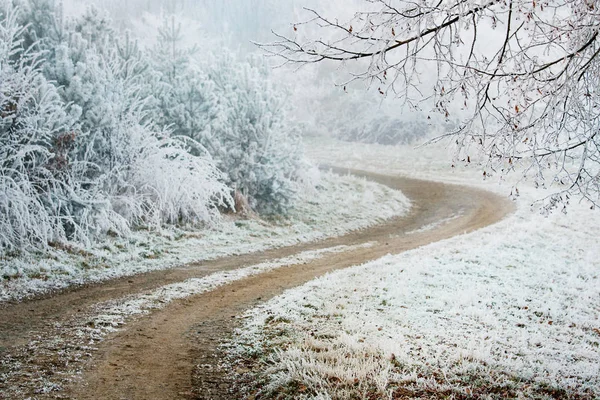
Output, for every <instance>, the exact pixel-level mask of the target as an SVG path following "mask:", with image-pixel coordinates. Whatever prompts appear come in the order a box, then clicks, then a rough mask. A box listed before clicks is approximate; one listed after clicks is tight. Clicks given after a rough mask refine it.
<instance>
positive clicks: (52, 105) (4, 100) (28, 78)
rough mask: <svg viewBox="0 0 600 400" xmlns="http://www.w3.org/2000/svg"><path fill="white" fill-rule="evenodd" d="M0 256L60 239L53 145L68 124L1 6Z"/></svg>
mask: <svg viewBox="0 0 600 400" xmlns="http://www.w3.org/2000/svg"><path fill="white" fill-rule="evenodd" d="M0 7H1V9H0V253H1V252H4V251H6V250H14V249H20V248H25V247H31V246H35V245H39V244H40V243H47V242H48V241H51V240H60V239H62V238H64V230H63V224H62V222H63V221H62V218H61V216H60V215H58V214H56V213H55V211H56V210H60V208H61V202H62V198H63V197H64V195H65V194H68V189H67V188H65V185H64V183H63V182H62V181H61V180H59V179H58V177H57V175H58V174H59V171H58V166H57V163H56V161H57V160H56V158H55V157H54V154H53V153H52V151H51V150H52V147H53V144H54V140H55V138H56V137H58V136H59V135H60V134H61V133H63V132H66V131H69V129H70V121H69V119H68V117H67V116H66V114H65V113H64V112H63V110H62V108H61V103H60V99H59V97H58V95H57V94H56V91H55V89H54V87H53V86H52V85H50V84H48V83H47V82H46V80H45V79H44V77H43V76H42V74H41V72H40V70H39V59H40V57H41V55H40V54H39V53H37V52H35V51H29V52H28V51H25V50H24V49H23V46H22V45H23V42H22V39H21V37H22V34H23V30H24V28H23V27H21V26H19V24H18V22H17V21H18V11H17V10H16V9H15V8H14V7H13V6H12V5H11V3H10V2H0Z"/></svg>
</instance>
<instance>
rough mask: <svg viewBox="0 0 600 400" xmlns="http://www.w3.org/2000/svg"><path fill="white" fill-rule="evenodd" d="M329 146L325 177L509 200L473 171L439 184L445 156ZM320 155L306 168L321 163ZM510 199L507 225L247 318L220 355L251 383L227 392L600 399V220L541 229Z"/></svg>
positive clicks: (342, 277) (324, 149) (563, 220)
mask: <svg viewBox="0 0 600 400" xmlns="http://www.w3.org/2000/svg"><path fill="white" fill-rule="evenodd" d="M330 146H332V147H333V146H335V147H336V149H338V151H339V152H338V153H337V154H340V157H339V158H338V159H337V160H333V161H331V162H332V163H334V164H341V165H343V166H348V167H351V166H354V165H357V164H359V163H360V164H361V165H362V166H368V167H369V168H370V169H372V170H377V171H389V172H390V173H397V172H398V171H403V172H405V173H409V174H412V175H417V176H419V175H420V176H423V175H425V176H428V177H432V176H434V177H436V178H437V179H438V180H446V181H452V182H461V183H463V184H464V183H466V184H471V185H478V186H483V187H485V188H486V189H488V190H493V191H496V192H498V193H504V194H505V195H506V196H508V195H509V194H510V192H511V191H514V188H515V187H514V186H513V184H508V183H506V182H504V183H502V182H501V183H499V182H498V180H497V179H488V180H487V181H485V182H484V181H482V180H481V179H480V178H479V177H478V176H477V175H478V174H477V173H476V172H475V171H473V172H471V170H474V169H476V167H472V168H471V170H469V169H467V171H464V170H463V169H462V168H457V170H456V171H454V172H452V173H451V174H448V173H447V172H444V168H445V167H444V164H445V161H444V160H447V158H444V157H443V156H442V155H440V154H443V152H444V150H440V151H438V152H437V155H436V152H429V154H431V156H430V157H431V158H430V159H425V160H419V158H418V157H417V156H414V155H411V154H413V153H411V152H410V151H409V150H408V149H403V148H402V147H398V148H385V147H382V146H365V145H360V146H358V145H352V144H345V143H334V144H330ZM317 148H318V150H317V151H314V152H313V156H314V157H315V158H317V159H323V157H324V155H325V154H331V153H328V149H330V147H329V148H328V146H326V145H323V144H321V145H319V146H317V147H313V149H317ZM375 154H376V155H377V157H373V155H375ZM319 157H321V158H319ZM436 157H437V158H436ZM329 160H331V157H330V156H329V157H328V161H329ZM407 170H408V171H407ZM518 188H519V191H520V196H519V197H518V199H517V200H516V204H517V206H518V209H517V212H516V213H515V214H514V215H513V216H510V217H509V218H507V219H506V220H504V221H502V222H500V223H498V224H496V225H494V226H491V227H488V228H485V229H483V230H480V231H477V232H475V233H471V234H468V235H463V236H459V237H456V238H453V239H449V240H445V241H442V242H439V243H435V244H432V245H428V246H425V247H422V248H420V249H416V250H412V251H409V252H406V253H404V254H401V255H397V256H388V257H384V258H383V259H380V260H377V261H373V262H370V263H367V264H365V265H360V266H356V267H353V268H350V269H348V270H344V271H339V272H334V273H331V274H329V275H327V276H325V277H323V278H320V279H317V280H315V281H313V282H310V283H308V284H306V285H304V286H302V287H299V288H297V289H292V290H289V291H287V292H286V293H285V294H284V295H282V296H280V297H277V298H275V299H273V300H272V301H270V302H268V303H267V304H265V305H263V306H260V307H258V308H256V309H254V310H252V311H250V312H248V313H247V314H246V315H245V317H246V322H245V323H244V324H243V326H242V328H240V329H239V330H238V331H237V333H236V335H235V336H234V339H233V340H232V342H230V343H228V344H227V346H226V348H227V349H229V351H230V362H232V363H234V365H237V366H238V367H237V368H238V370H240V368H241V370H243V371H252V372H246V376H244V375H243V374H242V375H239V376H236V377H235V378H233V379H235V380H236V381H239V382H250V384H248V385H247V386H244V385H240V387H239V388H238V390H239V392H236V393H243V394H244V395H246V396H250V395H258V396H259V397H260V398H306V399H329V398H333V399H351V398H390V399H392V398H394V399H395V398H448V397H449V398H474V397H475V398H504V397H510V398H540V399H546V398H589V399H593V398H597V397H598V396H600V378H599V377H600V347H599V346H600V305H599V301H600V262H599V261H598V260H599V259H600V246H598V243H597V238H598V237H599V235H600V228H599V226H600V223H599V221H600V216H599V215H598V213H597V212H595V211H590V210H589V206H586V205H584V204H571V205H570V206H569V207H568V209H567V213H566V214H564V213H562V212H554V213H552V214H550V215H549V216H543V215H541V214H540V213H539V212H538V210H537V209H535V208H534V209H533V210H532V208H531V204H532V203H533V202H534V201H535V200H537V199H539V198H540V195H542V196H543V192H540V191H536V190H532V189H531V188H530V187H529V186H528V184H527V183H526V182H523V183H520V184H519V185H518Z"/></svg>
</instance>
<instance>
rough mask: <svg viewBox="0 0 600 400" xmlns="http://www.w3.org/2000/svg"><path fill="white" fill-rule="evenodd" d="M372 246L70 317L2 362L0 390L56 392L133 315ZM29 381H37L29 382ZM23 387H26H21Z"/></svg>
mask: <svg viewBox="0 0 600 400" xmlns="http://www.w3.org/2000/svg"><path fill="white" fill-rule="evenodd" d="M371 245H372V244H371V243H365V244H361V245H354V246H344V245H341V246H335V247H329V248H323V249H319V250H313V251H304V252H301V253H298V254H295V255H292V256H289V257H284V258H281V259H276V260H271V261H267V262H264V263H260V264H256V265H250V266H245V267H242V268H239V269H237V270H233V271H223V272H217V273H214V274H211V275H208V276H205V277H203V278H192V279H188V280H186V281H183V282H178V283H174V284H170V285H165V286H162V287H159V288H157V289H154V290H151V291H148V292H146V293H142V294H136V295H131V296H126V297H123V298H120V299H117V300H111V301H107V302H105V303H100V304H97V305H95V306H93V307H92V309H91V310H86V311H85V313H83V314H78V315H75V316H73V317H72V318H71V319H70V320H68V321H65V322H62V323H59V324H54V326H53V327H52V328H48V329H44V333H43V334H41V335H39V336H38V337H36V339H34V340H32V341H30V342H29V343H28V344H27V345H25V346H19V347H16V348H14V349H12V350H11V353H10V354H4V355H3V357H1V358H0V367H1V368H2V374H1V375H0V385H1V386H2V388H3V394H5V395H6V396H8V397H26V396H27V394H28V393H35V394H39V393H43V394H47V393H49V392H60V391H61V390H62V389H63V386H64V385H65V384H66V383H67V382H69V381H72V380H73V379H76V377H77V376H80V373H81V368H82V361H85V360H87V359H89V358H91V357H92V354H93V353H94V352H95V350H96V348H95V347H94V346H95V345H96V344H97V343H98V342H100V341H102V340H104V339H105V337H106V336H107V335H109V334H110V333H112V332H115V331H118V330H119V329H120V328H121V327H122V326H123V325H125V324H126V323H127V322H129V321H130V320H131V319H132V318H135V317H136V316H139V315H143V314H147V313H149V312H151V311H152V310H157V309H161V308H163V307H166V306H167V305H168V304H169V303H170V302H172V301H174V300H178V299H183V298H186V297H189V296H193V295H198V294H201V293H204V292H208V291H210V290H213V289H215V288H217V287H219V286H223V285H226V284H228V283H231V282H234V281H237V280H241V279H244V278H247V277H250V276H253V275H258V274H261V273H264V272H268V271H271V270H274V269H277V268H282V267H293V266H296V265H300V264H305V263H307V262H310V261H312V260H315V259H319V258H321V257H323V256H324V255H325V254H331V253H341V252H345V251H352V250H353V249H357V248H361V247H369V246H371ZM31 377H36V378H35V379H32V378H31ZM24 381H25V382H27V384H26V385H24V384H23V382H24Z"/></svg>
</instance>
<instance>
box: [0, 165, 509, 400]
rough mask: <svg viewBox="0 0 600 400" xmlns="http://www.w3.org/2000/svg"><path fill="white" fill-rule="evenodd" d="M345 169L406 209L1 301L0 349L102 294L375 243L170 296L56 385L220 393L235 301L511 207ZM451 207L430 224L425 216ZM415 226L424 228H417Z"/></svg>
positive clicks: (86, 393)
mask: <svg viewBox="0 0 600 400" xmlns="http://www.w3.org/2000/svg"><path fill="white" fill-rule="evenodd" d="M353 173H354V174H356V175H359V176H366V177H368V178H369V179H371V180H373V181H376V182H379V183H382V184H385V185H388V186H390V187H393V188H397V189H400V190H402V191H403V192H404V193H405V195H406V196H407V197H409V198H410V200H411V201H412V203H413V208H412V210H411V212H410V213H409V214H408V215H406V216H405V217H402V218H397V219H393V220H390V221H388V222H386V223H385V224H382V225H378V226H375V227H373V228H369V229H365V230H362V231H359V232H355V233H351V234H348V235H345V236H342V237H338V238H332V239H328V240H324V241H321V242H319V243H309V244H304V245H299V246H292V247H286V248H280V249H275V250H270V251H267V252H263V253H261V254H251V255H245V256H239V257H231V258H226V259H221V260H217V261H213V262H207V263H202V264H196V265H188V266H185V267H182V268H178V269H172V270H168V271H157V272H152V273H148V274H144V275H140V276H137V277H133V278H127V279H121V280H117V281H111V282H107V283H104V284H99V285H94V286H88V287H84V288H78V289H74V290H71V291H67V292H64V293H60V294H58V295H55V296H53V297H47V298H40V299H36V300H33V301H29V302H26V303H20V304H15V305H8V306H5V307H4V308H2V309H0V332H1V334H0V352H1V351H2V348H3V347H4V348H5V349H8V350H9V351H10V348H11V347H13V346H15V345H18V344H23V343H26V342H27V341H29V340H31V338H32V337H34V336H35V335H37V334H38V331H39V330H40V329H43V327H44V326H47V324H48V323H53V322H56V321H61V320H65V319H67V318H73V316H76V315H77V313H79V312H83V311H82V310H83V309H85V308H87V307H89V306H91V305H93V304H96V303H99V302H102V301H106V300H110V299H116V298H119V297H122V296H124V295H126V294H132V293H138V292H142V291H145V290H148V289H152V288H156V287H160V286H163V285H166V284H169V283H173V282H178V281H182V280H185V279H188V278H192V277H202V276H206V275H208V274H210V273H212V272H214V271H220V270H231V269H235V268H239V267H241V266H244V265H252V264H256V263H259V262H262V261H264V260H268V259H273V258H282V257H286V256H289V255H292V254H296V253H298V252H301V251H306V250H314V249H322V248H328V247H333V246H338V245H355V244H361V243H366V242H375V244H374V245H373V246H371V247H362V248H355V249H352V250H350V251H347V252H344V253H329V254H327V255H325V256H323V257H322V258H320V259H317V260H314V261H312V262H310V263H308V264H305V265H301V266H296V267H294V268H280V269H277V270H274V271H271V272H267V273H263V274H260V275H257V276H254V277H251V278H247V279H243V280H240V281H237V282H234V283H232V284H229V285H226V286H223V287H220V288H218V289H217V290H214V291H211V292H207V293H205V294H201V295H198V296H194V297H190V298H187V299H184V300H180V301H175V302H173V303H172V304H170V305H168V306H167V307H165V308H164V309H162V310H160V311H157V312H154V313H152V314H151V315H149V316H147V317H144V318H141V319H140V320H138V321H136V322H133V323H131V324H128V325H127V326H126V327H125V329H124V330H122V331H120V332H118V333H116V334H114V335H113V336H112V337H110V338H108V339H107V340H106V341H105V342H104V343H102V344H101V346H100V348H99V349H98V352H97V353H96V355H95V357H94V362H93V364H90V365H89V366H88V368H87V371H86V373H85V374H84V377H83V379H82V381H81V382H80V383H79V384H77V385H74V386H73V387H71V388H69V389H68V391H67V393H65V394H64V395H65V396H66V398H77V399H99V398H102V399H177V398H211V399H213V398H214V399H222V398H229V397H228V396H227V394H226V393H227V388H228V386H229V385H228V383H227V382H226V381H225V380H224V372H226V371H221V370H219V369H218V368H217V367H216V365H217V363H218V358H219V355H218V351H217V345H218V343H219V340H220V339H221V338H223V337H225V336H226V335H227V334H229V333H230V332H231V330H232V329H233V328H234V327H235V325H236V318H235V316H238V315H240V314H241V313H242V312H243V311H244V310H246V309H248V308H250V307H252V306H254V305H256V304H258V303H260V302H263V301H266V300H268V299H269V298H272V297H273V296H276V295H278V294H280V293H282V292H283V291H284V290H285V289H287V288H292V287H295V286H298V285H300V284H302V283H304V282H307V281H309V280H311V279H313V278H315V277H316V276H319V275H322V274H324V273H326V272H328V271H332V270H336V269H340V268H345V267H348V266H351V265H355V264H359V263H363V262H366V261H369V260H373V259H376V258H379V257H381V256H383V255H386V254H388V253H399V252H402V251H405V250H408V249H411V248H415V247H418V246H421V245H424V244H427V243H431V242H435V241H438V240H441V239H444V238H448V237H451V236H454V235H456V234H460V233H464V232H469V231H472V230H475V229H478V228H481V227H484V226H487V225H489V224H491V223H494V222H496V221H498V220H500V219H502V218H503V217H504V216H505V215H506V214H507V213H509V212H510V211H511V210H512V204H510V202H509V201H507V200H506V199H503V198H500V197H498V196H496V195H494V194H491V193H488V192H484V191H480V190H476V189H472V188H467V187H462V186H453V185H445V184H440V183H433V182H428V181H420V180H415V179H408V178H402V177H389V176H381V175H375V174H368V173H364V172H360V171H353ZM457 215H459V217H457V218H454V219H451V220H448V221H447V222H445V223H443V224H441V225H439V226H434V225H432V224H435V223H436V222H439V221H445V220H447V219H448V218H450V217H455V216H457ZM423 227H425V228H429V229H425V230H422V231H420V229H422V228H423ZM407 233H410V234H407ZM197 366H200V367H197ZM194 388H196V389H197V390H195V389H194ZM0 397H1V396H0Z"/></svg>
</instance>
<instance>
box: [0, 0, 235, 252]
mask: <svg viewBox="0 0 600 400" xmlns="http://www.w3.org/2000/svg"><path fill="white" fill-rule="evenodd" d="M52 3H53V2H51V1H44V0H35V1H32V2H31V3H28V4H25V6H27V7H23V10H22V12H20V10H19V9H18V8H16V7H14V6H13V5H12V3H11V2H8V1H5V2H4V3H3V4H2V7H3V11H2V21H1V27H2V29H1V33H0V34H2V36H3V37H2V48H1V49H0V51H1V53H0V63H1V73H2V80H1V84H2V91H1V93H2V98H1V99H0V101H1V107H2V113H1V115H0V118H1V120H0V124H1V125H0V141H1V143H0V146H1V150H0V152H1V153H0V162H1V164H0V168H1V171H0V185H1V187H2V189H3V190H1V192H2V193H3V195H2V196H1V197H0V214H1V215H0V250H1V251H2V252H5V251H7V250H11V249H23V248H25V247H28V246H29V247H31V246H33V247H39V246H45V245H46V243H48V242H50V241H78V242H82V243H85V244H89V243H90V242H91V241H92V240H94V239H95V238H97V237H98V236H99V235H102V234H105V233H108V232H113V233H116V234H120V235H125V234H127V233H128V231H129V229H130V228H131V227H137V226H146V227H160V226H162V225H164V224H182V225H185V224H202V223H210V222H212V221H214V219H215V218H217V217H218V215H219V212H218V208H219V207H225V206H229V205H230V204H231V203H232V199H231V196H230V190H229V188H228V187H227V186H226V184H225V183H224V179H223V175H222V173H221V172H220V171H219V170H218V169H217V167H216V165H215V163H214V161H213V160H212V158H211V157H210V156H209V155H208V154H206V153H205V152H203V151H195V152H191V151H190V149H191V148H195V149H200V148H201V146H200V145H199V144H198V143H196V142H194V141H193V140H191V139H185V140H183V139H180V138H177V137H174V136H172V135H171V134H170V132H168V131H166V130H165V129H163V128H162V127H160V126H157V125H156V124H155V123H154V122H153V121H152V119H151V118H150V117H149V116H148V110H147V108H148V106H147V103H148V102H149V101H150V100H151V99H150V98H149V96H148V94H147V90H148V82H147V81H146V79H145V76H144V74H142V73H141V72H143V68H144V67H143V62H144V55H143V54H142V52H140V51H134V50H135V46H134V44H133V43H131V42H130V41H129V39H128V38H126V39H127V40H123V39H120V38H119V37H118V35H114V32H113V31H112V30H111V29H110V28H109V26H108V24H107V23H106V22H105V21H104V19H103V18H102V17H100V15H99V13H97V12H96V11H94V10H93V9H90V12H88V13H87V14H86V15H85V16H83V17H82V18H81V19H79V20H76V21H68V22H63V20H62V18H61V17H60V14H58V13H56V11H57V9H56V8H52V7H51V6H52ZM40 16H43V17H44V18H41V17H40ZM26 24H27V25H26ZM49 82H51V83H52V84H51V83H49Z"/></svg>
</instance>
